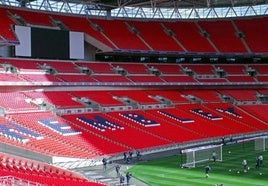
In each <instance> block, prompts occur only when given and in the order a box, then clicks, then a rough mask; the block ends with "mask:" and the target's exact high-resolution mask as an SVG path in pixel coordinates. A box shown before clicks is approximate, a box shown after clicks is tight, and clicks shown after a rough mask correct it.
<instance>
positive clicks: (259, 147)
mask: <svg viewBox="0 0 268 186" xmlns="http://www.w3.org/2000/svg"><path fill="white" fill-rule="evenodd" d="M267 143H268V138H267V137H262V138H256V139H255V140H254V148H255V151H265V150H266V148H267Z"/></svg>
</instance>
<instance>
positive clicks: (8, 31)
mask: <svg viewBox="0 0 268 186" xmlns="http://www.w3.org/2000/svg"><path fill="white" fill-rule="evenodd" d="M13 24H14V22H13V21H12V20H10V19H9V17H8V14H7V11H6V9H5V8H0V28H1V31H0V43H3V44H8V43H10V44H17V43H19V41H18V39H17V37H16V36H15V34H14V32H13V30H12V25H13Z"/></svg>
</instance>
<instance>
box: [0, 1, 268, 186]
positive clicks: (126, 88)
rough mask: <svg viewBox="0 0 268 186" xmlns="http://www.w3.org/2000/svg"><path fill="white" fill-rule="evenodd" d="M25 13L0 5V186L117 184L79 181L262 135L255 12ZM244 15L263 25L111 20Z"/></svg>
mask: <svg viewBox="0 0 268 186" xmlns="http://www.w3.org/2000/svg"><path fill="white" fill-rule="evenodd" d="M3 2H4V1H3ZM35 2H36V1H32V0H31V1H23V0H21V1H16V3H15V4H13V3H12V2H11V1H5V3H3V4H1V3H0V28H1V30H0V56H1V57H0V121H1V123H0V157H1V162H0V169H1V171H0V175H1V178H0V183H10V182H11V181H10V180H12V181H17V183H23V184H24V185H28V184H30V185H83V186H85V185H96V186H97V185H117V184H118V185H119V180H112V181H111V180H109V181H107V180H108V179H106V178H105V175H103V176H104V179H96V177H93V176H90V175H88V174H90V173H92V174H93V173H94V172H97V174H103V171H102V160H103V158H106V159H107V160H108V161H109V162H111V163H113V162H116V161H121V160H122V159H123V153H124V152H129V151H133V152H137V151H139V152H141V154H142V155H143V157H144V158H145V159H150V158H155V157H164V156H168V155H173V154H176V153H178V150H180V149H183V148H185V147H196V146H200V145H210V144H220V143H222V140H223V139H224V140H226V142H229V141H230V139H232V140H236V139H245V138H253V137H258V136H267V131H268V115H267V113H268V44H267V42H268V34H267V31H268V16H267V15H268V7H267V1H264V0H256V1H250V0H245V1H232V0H229V1H227V0H222V1H213V0H207V1H204V0H196V1H194V0H192V1H184V0H180V1H166V0H154V1H148V0H147V1H144V0H132V1H122V2H121V1H111V2H110V1H106V0H96V1H94V0H93V1H89V2H86V1H82V2H80V1H76V0H75V1H70V2H69V3H70V5H71V4H72V3H80V4H83V6H86V7H87V11H100V12H103V11H105V12H106V15H105V16H96V15H90V14H74V13H70V11H69V12H65V13H63V12H53V11H49V10H43V9H42V8H40V9H39V10H38V9H33V8H31V4H32V3H35ZM43 2H49V1H43ZM64 2H65V1H64ZM48 4H49V3H48ZM256 5H263V6H266V10H265V11H264V15H253V16H252V15H251V16H248V15H246V16H232V17H229V13H227V14H226V15H228V16H227V17H225V18H217V17H216V18H215V17H213V18H195V19H192V17H191V16H189V19H180V18H177V19H164V18H159V17H156V19H153V18H140V17H136V18H135V17H134V18H130V17H115V16H113V14H112V11H113V10H114V9H118V8H119V10H122V11H123V12H124V11H125V12H124V13H125V14H126V13H127V11H126V9H124V8H123V9H121V8H122V7H135V8H138V9H139V8H140V7H143V8H148V7H149V8H153V9H155V12H157V14H158V15H159V14H161V13H162V12H161V11H160V8H173V9H174V8H175V9H177V8H178V7H182V8H188V9H191V10H192V11H196V10H197V9H195V8H196V7H198V8H200V7H203V8H211V10H215V8H218V7H229V8H230V7H231V8H230V9H229V10H233V11H234V8H233V7H236V6H247V7H248V8H249V9H250V10H254V9H253V6H256ZM42 6H43V4H41V5H40V7H42ZM50 6H51V7H52V6H53V5H52V4H50ZM64 6H67V7H68V6H69V4H68V3H67V4H64ZM193 7H195V8H193ZM139 10H141V9H139ZM119 12H120V11H119ZM140 12H141V13H142V14H145V11H140ZM87 13H88V12H87ZM189 15H191V13H190V14H189ZM209 15H210V14H209ZM100 167H101V168H100ZM100 169H101V170H100ZM87 173H88V174H87ZM133 185H135V184H134V183H133Z"/></svg>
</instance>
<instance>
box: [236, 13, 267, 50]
mask: <svg viewBox="0 0 268 186" xmlns="http://www.w3.org/2000/svg"><path fill="white" fill-rule="evenodd" d="M234 22H235V24H236V25H237V28H238V29H239V30H240V31H241V32H242V33H243V35H244V36H245V37H244V39H245V40H246V42H247V44H248V46H249V48H250V49H251V51H252V52H267V51H268V46H267V42H266V41H267V40H268V36H267V32H266V30H267V29H268V25H267V17H259V18H250V19H235V20H234ZM256 33H258V34H256Z"/></svg>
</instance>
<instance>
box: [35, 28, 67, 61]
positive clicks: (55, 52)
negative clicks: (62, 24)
mask: <svg viewBox="0 0 268 186" xmlns="http://www.w3.org/2000/svg"><path fill="white" fill-rule="evenodd" d="M69 45H70V42H69V31H63V30H53V29H44V28H31V46H32V47H31V50H32V57H34V58H46V59H69V58H70V46H69Z"/></svg>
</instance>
